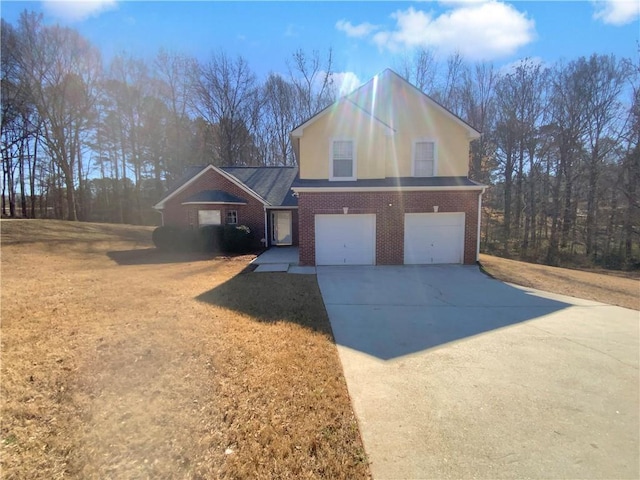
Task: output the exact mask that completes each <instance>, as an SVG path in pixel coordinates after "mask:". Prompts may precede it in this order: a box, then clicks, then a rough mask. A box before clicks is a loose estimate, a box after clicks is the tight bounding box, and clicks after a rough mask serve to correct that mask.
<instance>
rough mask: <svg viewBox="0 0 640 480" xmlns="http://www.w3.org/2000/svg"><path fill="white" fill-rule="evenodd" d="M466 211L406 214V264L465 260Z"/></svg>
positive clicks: (459, 261) (460, 261)
mask: <svg viewBox="0 0 640 480" xmlns="http://www.w3.org/2000/svg"><path fill="white" fill-rule="evenodd" d="M463 257H464V212H456V213H406V214H405V216H404V263H405V264H411V265H424V264H432V263H462V261H463Z"/></svg>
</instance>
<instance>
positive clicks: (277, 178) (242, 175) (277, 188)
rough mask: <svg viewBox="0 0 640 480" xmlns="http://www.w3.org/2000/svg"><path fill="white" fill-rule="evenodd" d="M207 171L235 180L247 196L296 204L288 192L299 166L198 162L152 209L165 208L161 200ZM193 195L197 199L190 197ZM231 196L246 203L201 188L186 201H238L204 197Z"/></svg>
mask: <svg viewBox="0 0 640 480" xmlns="http://www.w3.org/2000/svg"><path fill="white" fill-rule="evenodd" d="M208 170H213V171H216V172H217V173H218V174H219V175H221V176H222V177H226V178H227V180H229V181H231V182H232V183H236V184H237V185H238V186H239V187H240V188H242V189H243V190H245V191H246V192H247V193H248V194H249V195H250V196H253V197H255V198H257V199H258V200H260V201H262V202H263V203H264V204H265V205H267V206H274V207H276V206H287V207H295V206H297V205H298V200H297V198H296V197H294V196H293V192H292V191H291V184H292V183H293V180H294V179H295V178H296V176H297V174H298V167H215V166H213V165H199V166H189V167H186V169H185V171H184V174H183V175H182V177H181V178H180V179H179V180H178V181H176V182H175V183H174V184H173V185H172V186H171V187H170V188H169V190H167V192H166V193H165V194H164V195H163V196H162V198H161V199H160V200H159V201H158V203H157V204H156V205H154V207H153V208H155V209H162V208H164V203H165V202H166V201H167V200H168V199H169V198H171V197H172V196H174V195H175V194H177V193H178V192H180V191H182V190H184V189H185V188H186V187H187V186H188V185H189V184H190V183H192V182H194V181H195V180H196V179H197V178H198V177H199V176H200V175H202V174H204V173H205V172H206V171H208ZM207 192H208V193H207ZM212 192H218V193H212ZM222 194H226V195H228V197H224V196H222ZM200 195H202V196H200ZM194 197H195V198H196V200H193V198H194ZM231 197H233V198H235V199H237V200H239V201H240V202H241V203H246V200H244V199H241V198H239V197H236V196H234V195H231V194H229V193H228V192H224V191H222V190H203V191H201V192H196V193H195V194H194V195H192V196H191V197H189V199H187V200H185V203H197V202H219V203H238V202H237V201H232V202H227V201H223V200H203V199H207V198H231Z"/></svg>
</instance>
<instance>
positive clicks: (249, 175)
mask: <svg viewBox="0 0 640 480" xmlns="http://www.w3.org/2000/svg"><path fill="white" fill-rule="evenodd" d="M221 170H224V171H225V172H226V173H228V174H230V175H233V176H234V177H236V178H237V179H238V180H239V181H240V182H242V183H244V184H245V185H246V186H247V187H249V188H250V189H251V190H253V191H254V192H256V193H257V194H258V195H260V196H261V197H262V198H264V199H265V200H266V201H267V202H268V203H270V204H271V205H274V206H296V205H297V204H298V200H297V199H296V198H295V197H294V196H293V195H292V192H291V184H292V183H293V180H294V179H295V178H296V176H297V175H298V167H221Z"/></svg>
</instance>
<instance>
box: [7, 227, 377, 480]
mask: <svg viewBox="0 0 640 480" xmlns="http://www.w3.org/2000/svg"><path fill="white" fill-rule="evenodd" d="M0 228H1V230H2V307H1V314H2V344H1V346H2V370H1V371H2V382H1V392H0V393H1V396H2V425H1V429H0V440H1V445H0V447H1V449H2V454H1V466H2V477H3V478H6V479H24V478H30V479H55V478H83V479H85V478H88V479H91V478H96V479H98V478H100V479H102V478H127V479H138V478H154V479H155V478H167V479H178V478H192V479H196V478H203V479H204V478H207V479H209V478H367V477H368V476H369V472H368V466H367V462H366V459H365V456H364V451H363V448H362V443H361V441H360V437H359V432H358V429H357V424H356V420H355V417H354V415H353V412H352V410H351V405H350V401H349V397H348V394H347V390H346V384H345V381H344V378H343V376H342V369H341V366H340V362H339V359H338V356H337V352H336V348H335V344H334V343H333V340H332V336H331V332H330V327H329V323H328V319H327V317H326V313H325V310H324V307H323V304H322V300H321V297H320V293H319V290H318V286H317V284H316V281H315V277H313V276H295V275H287V274H275V273H274V274H256V273H242V272H243V271H245V269H246V267H247V263H248V261H249V260H250V258H251V257H248V256H245V257H235V258H224V259H210V258H207V257H202V256H200V257H198V256H189V255H173V256H170V255H166V254H159V253H158V252H155V250H152V249H150V248H149V238H150V229H149V228H143V227H126V226H116V225H97V224H80V223H67V222H55V221H32V220H26V221H4V220H3V221H2V222H1V223H0Z"/></svg>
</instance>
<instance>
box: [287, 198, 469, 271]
mask: <svg viewBox="0 0 640 480" xmlns="http://www.w3.org/2000/svg"><path fill="white" fill-rule="evenodd" d="M479 193H480V192H478V191H457V192H452V191H446V192H344V193H341V192H330V193H329V192H324V193H320V192H318V193H315V192H313V193H309V192H300V194H299V197H298V222H299V242H300V264H301V265H315V263H316V258H315V257H316V255H315V215H316V214H336V213H337V214H342V213H343V210H342V209H343V207H349V215H350V214H358V213H375V214H376V264H378V265H401V264H402V263H404V214H405V213H427V212H433V207H434V206H435V205H437V206H438V211H439V212H464V213H465V226H464V227H465V235H464V263H465V264H473V263H475V261H476V241H477V228H478V195H479Z"/></svg>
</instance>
